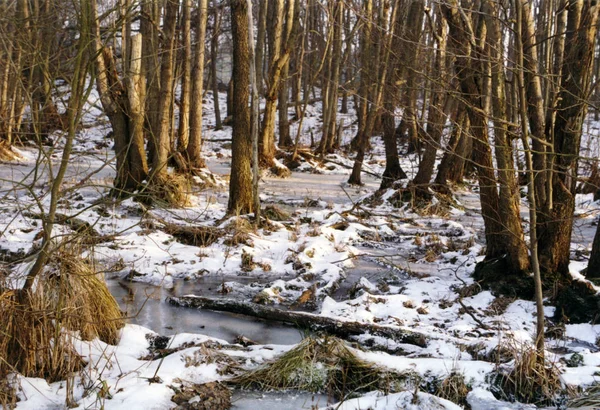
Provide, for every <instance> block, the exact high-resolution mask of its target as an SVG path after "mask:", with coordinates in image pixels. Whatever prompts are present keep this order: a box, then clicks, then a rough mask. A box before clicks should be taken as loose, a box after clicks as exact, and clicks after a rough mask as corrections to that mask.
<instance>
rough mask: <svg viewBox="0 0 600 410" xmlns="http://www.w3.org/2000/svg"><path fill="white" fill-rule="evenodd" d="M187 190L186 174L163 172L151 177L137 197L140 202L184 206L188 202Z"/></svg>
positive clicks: (188, 185) (188, 187) (188, 188)
mask: <svg viewBox="0 0 600 410" xmlns="http://www.w3.org/2000/svg"><path fill="white" fill-rule="evenodd" d="M189 191H190V184H189V181H188V180H187V177H186V176H184V175H180V174H173V173H166V172H163V173H160V174H158V175H155V176H153V177H152V179H151V180H150V182H149V183H148V185H146V188H145V189H144V191H143V192H142V193H140V194H139V198H140V200H141V201H142V203H147V204H155V205H158V206H164V207H184V206H187V205H188V204H189V200H188V195H187V193H188V192H189Z"/></svg>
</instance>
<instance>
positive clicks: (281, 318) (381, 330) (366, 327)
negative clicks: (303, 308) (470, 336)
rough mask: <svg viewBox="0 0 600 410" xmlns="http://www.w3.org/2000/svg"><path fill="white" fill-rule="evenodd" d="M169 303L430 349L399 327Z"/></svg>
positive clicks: (229, 304)
mask: <svg viewBox="0 0 600 410" xmlns="http://www.w3.org/2000/svg"><path fill="white" fill-rule="evenodd" d="M167 302H168V303H170V304H172V305H176V306H182V307H189V308H196V309H208V310H215V311H219V312H230V313H239V314H242V315H248V316H252V317H257V318H260V319H264V320H269V321H277V322H283V323H290V324H293V325H295V326H297V327H300V328H304V329H309V330H311V331H322V332H327V333H330V334H332V335H335V336H338V337H341V338H348V337H350V336H358V335H362V334H364V333H370V334H371V335H373V336H381V337H385V338H388V339H392V340H394V341H396V342H397V343H406V344H412V345H416V346H419V347H427V337H426V336H425V335H424V334H422V333H418V332H413V331H411V330H407V329H400V328H397V327H390V326H381V325H376V324H372V323H360V322H350V321H342V320H337V319H334V318H330V317H326V316H319V315H315V314H312V313H306V312H294V311H290V310H283V309H278V308H274V307H271V306H264V305H259V304H257V303H252V302H245V301H238V300H233V299H225V298H206V297H201V296H193V295H188V296H182V297H168V298H167Z"/></svg>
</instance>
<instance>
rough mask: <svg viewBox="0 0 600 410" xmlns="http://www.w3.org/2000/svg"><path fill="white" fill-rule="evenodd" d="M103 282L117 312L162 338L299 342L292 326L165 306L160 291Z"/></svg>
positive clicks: (234, 315) (117, 282)
mask: <svg viewBox="0 0 600 410" xmlns="http://www.w3.org/2000/svg"><path fill="white" fill-rule="evenodd" d="M106 282H107V285H108V288H109V289H110V291H111V293H112V294H113V296H114V297H115V298H116V299H117V302H119V305H120V306H121V309H122V310H123V311H124V312H126V313H127V316H128V317H130V320H129V321H130V323H134V324H137V325H140V326H144V327H147V328H149V329H152V330H154V331H155V332H157V333H160V334H162V335H173V334H176V333H200V334H204V335H207V336H211V337H216V338H220V339H224V340H226V341H228V342H233V341H234V339H235V338H236V337H238V336H240V335H243V336H245V337H247V338H249V339H250V340H253V341H255V342H256V343H259V344H295V343H298V342H300V341H301V340H302V334H301V332H300V331H299V330H297V329H296V328H295V327H293V326H288V325H285V324H281V323H273V322H266V321H262V320H259V319H254V318H250V317H248V316H244V315H237V314H233V313H226V312H213V311H209V310H198V309H189V308H183V307H179V306H173V305H170V304H168V303H165V298H166V297H167V296H173V292H169V291H167V290H165V289H163V288H159V287H156V286H151V285H147V284H144V283H137V282H126V283H124V282H119V281H118V280H113V279H108V280H107V281H106ZM195 286H198V284H195ZM180 290H181V291H185V290H186V287H185V286H181V289H180ZM187 293H191V292H189V291H188V292H187ZM177 294H185V292H184V293H180V292H177Z"/></svg>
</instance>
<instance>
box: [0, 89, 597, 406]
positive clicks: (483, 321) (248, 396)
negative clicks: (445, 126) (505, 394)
mask: <svg viewBox="0 0 600 410" xmlns="http://www.w3.org/2000/svg"><path fill="white" fill-rule="evenodd" d="M210 98H211V94H210V93H209V94H208V97H207V100H208V101H210ZM222 102H224V101H222ZM206 111H207V112H206V119H207V121H206V123H205V127H206V132H205V138H206V139H207V141H206V142H205V145H204V154H205V156H206V159H207V163H208V167H209V168H210V170H211V171H212V172H214V173H215V174H216V175H217V180H218V181H219V183H218V184H217V186H216V187H212V188H206V187H203V186H202V185H200V184H198V185H192V187H191V190H190V192H189V199H190V203H189V206H186V207H184V208H177V209H174V208H160V207H147V206H144V205H142V204H140V203H137V202H134V201H133V200H131V199H127V200H124V201H121V202H116V201H113V200H110V199H108V198H107V193H108V190H109V189H110V185H111V180H112V177H113V175H114V168H113V167H114V163H109V161H110V159H111V158H112V157H113V156H114V153H113V152H112V151H111V150H110V145H111V143H110V140H107V139H106V138H105V135H106V133H107V128H106V123H105V122H103V121H99V120H98V119H99V118H100V120H101V116H100V114H99V112H96V111H94V108H93V104H91V105H90V108H89V112H88V115H87V116H86V117H85V127H84V128H83V129H82V130H81V132H80V134H79V136H78V141H77V149H76V151H77V152H76V154H75V156H74V158H73V160H72V161H71V166H70V169H69V171H68V174H67V178H66V181H65V184H64V187H63V189H64V195H65V196H64V200H63V201H61V204H60V209H59V212H60V213H62V214H65V215H69V216H74V217H76V218H77V220H79V221H83V222H87V223H89V225H90V226H91V227H92V228H93V230H94V235H96V236H98V237H104V238H110V240H109V241H100V243H98V244H96V245H95V246H94V248H93V256H94V258H95V260H96V261H97V262H98V264H99V266H102V269H103V270H105V271H106V273H105V276H106V278H107V281H108V282H109V285H110V287H111V288H112V289H113V293H114V294H115V295H118V297H119V301H120V302H121V303H122V306H123V309H124V310H128V314H135V313H138V312H137V309H138V308H139V307H140V306H141V305H143V304H144V303H143V302H144V301H145V298H146V297H151V298H152V301H150V302H149V305H148V306H149V311H150V312H151V313H149V314H147V313H145V312H144V310H142V312H141V313H140V314H138V315H137V317H136V318H134V319H133V320H132V321H133V322H137V323H142V324H143V325H145V326H146V327H142V326H139V325H136V324H129V325H127V326H126V327H125V328H124V329H123V332H122V336H121V340H120V342H119V344H118V345H117V346H109V345H106V344H104V343H103V342H101V341H99V340H94V341H91V342H83V341H80V342H79V343H78V344H77V349H78V351H79V353H80V354H81V355H82V356H83V357H84V358H85V360H86V362H87V363H88V364H87V366H86V367H85V368H84V369H83V370H82V371H81V372H80V373H79V374H77V375H74V380H75V383H74V389H73V399H74V400H75V402H76V404H77V405H78V406H79V408H105V409H132V408H140V409H141V408H144V409H151V408H155V409H163V408H170V407H175V406H176V405H175V403H173V402H172V401H171V397H172V396H173V395H174V393H175V392H176V391H177V390H178V389H180V388H181V386H183V385H186V384H191V383H195V384H199V383H206V382H212V381H221V380H226V379H228V378H230V377H231V375H232V371H231V370H228V369H229V368H231V367H233V365H235V366H237V367H240V368H253V367H256V366H258V365H260V364H262V363H264V362H265V361H268V360H271V359H273V358H275V357H277V356H278V355H279V354H281V353H283V352H286V351H288V350H289V349H291V348H292V347H293V346H294V343H297V342H298V341H299V337H300V336H299V334H298V332H296V331H295V330H293V329H289V328H288V329H283V328H280V327H278V325H270V324H264V323H256V324H255V322H253V321H252V320H251V319H248V318H244V317H233V318H232V317H231V316H227V315H225V314H218V313H215V314H214V315H213V316H210V317H208V316H207V317H204V319H202V320H204V321H206V322H213V323H211V324H214V322H221V321H222V322H223V323H224V325H223V326H227V330H223V328H219V327H218V326H210V325H208V324H204V325H202V324H200V325H199V324H198V323H196V322H195V315H198V317H200V315H201V314H202V313H200V312H195V311H192V310H188V311H187V312H186V313H182V310H181V309H182V308H177V309H176V308H174V307H170V306H167V305H166V304H165V303H163V301H162V299H163V298H164V296H165V295H166V294H168V295H175V296H181V295H185V294H187V293H195V294H202V295H204V296H211V297H215V298H216V297H228V298H234V299H238V300H246V301H251V300H254V301H257V302H260V303H265V304H272V305H274V306H276V307H281V308H282V309H287V308H289V307H294V308H297V309H301V310H313V309H311V306H308V305H305V304H302V303H301V302H300V299H301V296H302V295H303V294H304V293H305V292H306V291H309V290H311V289H312V290H313V291H314V295H313V296H314V297H313V299H314V304H313V306H312V308H314V311H313V313H317V314H319V315H322V316H327V317H331V318H335V319H338V320H340V321H357V322H361V323H366V324H377V325H381V326H388V327H393V328H397V329H407V330H411V331H414V332H418V333H421V334H423V335H425V336H426V337H427V339H428V340H429V342H428V343H427V346H426V347H419V346H414V345H410V344H403V343H398V342H396V341H394V340H390V339H386V338H382V337H380V336H377V335H370V334H364V335H362V336H359V337H357V338H356V339H355V341H356V342H358V343H359V344H360V345H361V346H363V348H365V347H368V349H367V350H365V351H362V350H357V351H356V352H357V355H359V356H360V357H361V358H362V359H364V360H366V361H368V362H370V363H373V364H376V365H378V366H381V367H382V368H386V369H390V370H393V371H396V372H400V373H402V372H404V373H408V372H413V373H416V374H418V375H419V377H420V378H422V380H426V381H434V380H437V381H440V380H443V379H444V378H446V377H447V376H448V375H450V374H453V373H459V374H462V375H463V376H464V380H465V382H466V384H467V385H468V386H469V388H470V389H471V390H470V393H469V395H468V397H467V401H468V403H469V404H470V406H471V408H472V409H501V408H509V409H512V408H529V407H528V406H527V405H520V404H511V403H507V402H500V401H498V400H497V399H496V398H494V396H493V395H492V394H491V392H490V389H491V388H492V386H491V384H490V375H491V374H492V373H494V372H495V371H497V370H498V368H499V367H507V368H509V367H510V366H511V365H512V362H511V360H510V359H507V360H506V361H505V362H503V363H498V361H497V360H495V359H494V358H495V357H497V355H495V352H498V351H500V350H501V348H503V347H505V346H524V345H531V344H532V342H533V336H534V332H535V305H534V303H533V302H531V301H524V300H518V299H508V298H496V297H494V296H493V295H492V294H491V293H490V292H489V291H474V292H472V293H471V294H465V295H464V296H461V297H459V295H458V293H457V291H458V290H459V289H463V288H465V287H469V286H470V285H473V283H474V282H473V279H472V278H471V274H472V272H473V269H474V266H475V264H476V263H477V261H479V260H481V258H482V256H480V255H481V254H482V248H483V245H484V244H483V243H482V241H483V235H482V221H481V217H480V215H479V212H478V197H477V194H476V193H475V192H473V191H472V190H471V189H470V187H469V186H466V187H463V188H460V189H458V190H457V192H456V194H455V200H456V206H455V207H453V208H452V209H451V210H449V211H448V212H447V213H445V214H443V215H442V216H440V215H430V214H427V215H425V214H419V213H416V212H415V211H413V210H411V209H410V208H409V207H404V208H400V209H398V208H394V207H392V206H391V205H390V204H389V202H387V201H386V200H385V199H387V198H389V197H390V196H391V195H392V194H393V191H391V190H390V191H388V192H385V193H383V196H382V199H383V201H379V202H372V201H367V199H369V197H370V195H372V193H373V192H374V191H375V190H376V189H377V187H378V185H379V181H378V180H377V179H376V178H374V177H372V176H368V175H365V176H364V182H365V185H364V186H361V187H353V186H348V185H347V184H346V182H345V181H346V180H347V177H348V175H349V172H350V171H349V169H348V168H347V167H349V166H351V165H352V162H351V160H350V159H348V158H346V157H345V156H342V155H335V156H332V157H330V159H332V160H334V161H335V162H336V163H341V164H345V165H346V166H340V165H339V164H334V163H331V162H326V163H324V164H318V163H316V162H314V163H310V162H304V163H303V165H302V167H301V168H300V169H299V170H298V171H297V172H294V173H293V174H292V177H291V178H289V179H284V180H282V179H278V178H276V177H270V176H264V177H263V179H262V181H261V186H260V191H261V200H262V203H263V206H264V207H266V206H268V205H272V206H277V207H278V208H280V209H282V210H284V211H286V212H287V213H288V214H289V215H287V216H285V217H284V218H281V219H282V220H281V221H274V220H273V221H271V222H270V224H269V225H268V226H266V227H264V228H262V229H261V230H259V231H258V232H252V231H250V230H248V229H246V228H244V226H245V225H247V224H246V223H245V222H243V221H242V219H243V218H242V217H226V216H225V208H226V201H227V194H228V193H227V189H226V188H225V187H226V184H225V180H226V179H227V174H228V172H229V161H230V158H231V150H230V144H229V143H228V142H227V141H222V140H226V139H228V138H230V137H231V130H230V129H229V128H227V127H226V128H225V129H224V130H222V131H213V130H212V128H213V124H212V123H211V121H212V114H211V109H210V104H207V109H206ZM223 112H224V110H223ZM308 114H309V117H308V118H307V119H306V120H305V121H304V128H303V138H304V139H303V143H307V142H308V141H306V139H307V135H308V134H309V133H310V130H313V131H314V133H315V135H318V126H319V125H318V115H319V105H318V104H316V105H315V106H311V107H309V112H308ZM348 117H349V118H348V119H347V120H346V123H347V124H350V122H351V119H350V117H351V115H348ZM294 127H295V125H293V126H292V135H295V129H294ZM353 127H354V126H350V127H349V128H348V129H346V130H345V132H344V138H343V141H344V142H345V143H347V142H349V139H350V138H351V137H352V136H353V134H354V132H355V128H353ZM56 137H57V140H59V139H60V138H59V137H58V136H56ZM211 140H219V141H218V142H211ZM373 146H374V150H373V152H372V153H371V154H370V155H369V157H368V159H367V161H366V167H367V168H368V170H369V171H370V172H372V173H374V174H381V173H382V172H383V168H384V166H385V162H384V158H385V156H384V154H383V144H382V142H381V141H380V139H379V138H374V140H373ZM590 150H591V151H593V148H590ZM19 152H20V154H21V156H22V159H21V160H20V161H18V162H14V163H2V164H0V254H2V255H3V257H4V258H5V259H6V260H12V259H16V258H17V257H18V256H23V255H27V254H28V253H29V252H30V251H31V250H32V249H33V248H35V247H36V246H39V243H40V235H39V234H40V232H41V220H40V217H39V213H40V207H41V208H46V207H47V206H48V201H49V194H48V190H49V187H48V175H50V172H51V171H50V167H49V165H48V164H49V163H48V162H46V161H42V164H44V167H43V168H38V173H37V174H36V172H35V169H36V166H35V165H36V160H37V157H38V153H37V151H36V150H35V149H33V148H26V147H24V148H20V149H19ZM60 153H61V151H60V141H58V144H57V145H56V150H55V151H54V152H50V158H51V159H52V160H53V161H57V160H58V159H59V157H60ZM50 164H52V163H50ZM54 166H56V163H54ZM402 166H403V167H404V169H405V171H407V173H408V174H409V177H410V176H412V175H413V174H414V173H415V172H416V166H417V160H416V158H415V157H414V156H403V160H402ZM357 205H359V206H357ZM577 214H578V215H579V217H578V218H577V219H576V221H575V223H576V229H575V235H574V237H573V244H572V250H573V258H574V261H573V264H572V270H573V273H574V274H577V273H578V271H579V270H580V269H582V268H583V267H585V265H586V263H587V262H586V261H587V257H586V254H589V251H590V248H591V242H592V239H593V235H594V232H595V229H596V226H595V225H594V224H595V223H596V221H597V219H598V215H599V214H600V204H599V203H598V202H594V201H593V198H592V196H591V195H580V196H579V197H578V198H577ZM524 216H525V213H524ZM173 226H182V227H189V226H210V227H213V228H217V229H218V230H220V231H221V232H223V234H222V236H221V237H218V238H216V239H215V240H214V241H211V242H210V243H206V244H205V245H204V246H196V245H197V244H190V243H188V242H187V241H185V240H182V239H181V238H179V237H177V236H176V235H173V234H169V233H168V232H167V231H169V229H168V228H169V227H173ZM56 233H57V234H65V235H66V234H69V233H71V229H70V228H69V227H67V226H63V225H59V226H58V227H57V229H56ZM90 252H91V251H90ZM248 261H250V262H251V263H248ZM31 263H32V260H30V259H29V260H28V259H26V260H24V261H21V262H19V263H18V264H16V265H13V266H11V271H12V275H13V277H16V276H17V274H18V273H19V272H26V271H27V269H28V268H29V267H30V264H31ZM132 282H134V283H133V284H132ZM148 285H152V286H156V287H159V288H160V289H162V290H160V291H159V292H158V296H156V295H154V296H153V295H150V296H148V294H147V292H148V290H147V289H150V288H151V287H152V286H151V287H148ZM141 286H144V288H142V287H141ZM119 288H121V290H120V291H119V290H118V289H119ZM132 289H133V291H131V290H132ZM142 289H146V290H145V291H144V290H142ZM124 290H125V291H126V293H128V295H129V296H131V294H132V295H133V296H132V298H133V299H134V300H135V301H136V302H135V303H133V307H132V306H131V305H128V303H127V302H126V301H124V300H123V298H124V297H126V296H127V295H124V294H123V293H124ZM130 291H131V292H130ZM136 292H137V293H136ZM129 293H131V294H129ZM130 301H131V300H130ZM130 309H133V310H130ZM553 313H554V308H553V307H552V306H547V307H546V316H548V317H551V316H552V315H553ZM198 320H200V319H198ZM225 323H227V324H225ZM261 326H262V327H261ZM271 327H272V329H271V330H272V332H271V333H269V331H270V330H269V329H270V328H271ZM186 328H187V329H186ZM236 328H237V329H239V333H238V334H237V335H236V334H235V329H236ZM204 333H205V334H204ZM157 334H161V335H165V334H166V335H170V336H169V339H166V340H168V341H167V342H166V343H167V344H168V347H169V348H170V349H175V351H174V352H173V353H172V354H170V355H168V356H166V357H165V358H164V359H154V360H153V359H152V358H149V357H148V356H149V353H150V350H151V344H152V340H153V337H154V336H156V335H157ZM149 335H150V336H149ZM239 335H244V336H246V337H248V338H250V339H253V338H254V339H255V341H257V342H258V343H259V344H257V345H254V346H251V347H242V346H240V345H239V344H236V343H235V337H236V336H239ZM598 336H600V325H589V324H580V325H566V331H565V337H564V338H563V339H560V340H550V341H549V343H548V353H547V355H548V358H549V360H550V361H552V362H554V363H556V365H557V366H558V367H559V368H560V369H561V372H562V374H561V379H562V382H563V383H564V384H565V385H568V386H579V387H582V386H586V385H591V384H593V383H594V382H595V381H596V379H597V375H598V374H600V373H599V370H600V369H599V368H598V366H600V349H599V348H598V347H597V342H598ZM223 339H227V340H223ZM274 343H280V344H274ZM149 349H150V350H149ZM574 354H577V355H580V356H581V358H582V362H581V363H579V366H577V367H568V366H567V363H570V362H569V359H570V358H571V357H572V356H573V355H574ZM233 373H234V372H233ZM159 379H160V381H158V380H159ZM13 381H14V385H15V386H18V397H19V399H20V401H19V403H18V405H17V408H19V409H43V408H48V409H50V408H63V406H64V403H65V400H66V390H67V389H66V385H65V382H56V383H52V384H48V383H47V382H46V381H44V380H41V379H32V378H25V377H22V376H19V375H14V376H13ZM151 381H155V382H154V383H151ZM156 381H158V382H156ZM429 393H435V391H431V392H429ZM429 393H425V392H420V393H418V394H417V393H415V392H412V391H402V392H397V393H394V394H389V395H382V393H380V392H372V393H368V394H366V395H364V396H362V397H358V398H354V399H352V400H347V401H346V402H344V403H343V404H342V405H341V406H338V405H337V404H333V403H328V402H327V397H325V396H314V397H313V396H312V395H310V394H304V393H297V392H288V393H285V394H284V395H283V396H282V395H281V394H279V395H277V394H273V395H272V396H269V395H268V394H267V395H266V396H265V397H262V396H261V394H262V393H261V394H258V395H257V394H255V393H246V392H242V393H240V392H236V393H235V395H234V404H233V405H234V407H233V408H240V409H242V408H245V409H251V408H261V409H268V408H278V409H281V408H299V409H300V408H332V409H333V408H340V409H363V410H366V409H368V408H372V409H396V408H406V409H428V408H430V409H454V408H457V405H456V404H453V403H451V402H449V401H447V400H443V399H440V398H438V397H436V396H435V395H432V394H429ZM284 403H285V404H284ZM269 406H271V407H269ZM311 406H312V407H311Z"/></svg>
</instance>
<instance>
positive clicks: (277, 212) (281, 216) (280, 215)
mask: <svg viewBox="0 0 600 410" xmlns="http://www.w3.org/2000/svg"><path fill="white" fill-rule="evenodd" d="M262 215H263V216H264V217H265V218H268V219H270V220H272V221H288V220H289V219H290V214H289V213H287V212H286V211H284V210H283V209H281V208H279V207H278V206H277V205H267V206H266V208H265V209H263V210H262Z"/></svg>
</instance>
